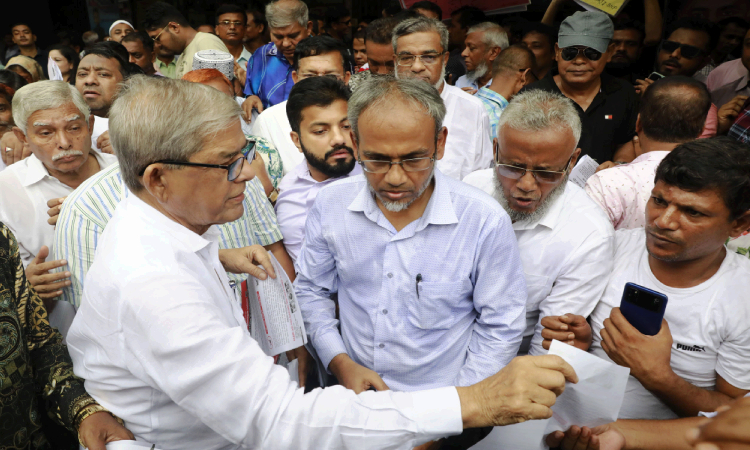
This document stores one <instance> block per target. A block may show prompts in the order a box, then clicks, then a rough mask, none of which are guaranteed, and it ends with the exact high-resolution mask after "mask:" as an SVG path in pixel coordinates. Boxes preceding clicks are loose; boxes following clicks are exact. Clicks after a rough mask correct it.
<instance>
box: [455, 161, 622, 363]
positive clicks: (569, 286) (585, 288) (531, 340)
mask: <svg viewBox="0 0 750 450" xmlns="http://www.w3.org/2000/svg"><path fill="white" fill-rule="evenodd" d="M493 171H494V169H486V170H480V171H478V172H474V173H472V174H471V175H469V176H468V177H466V178H465V179H464V182H465V183H468V184H470V185H472V186H476V187H478V188H479V189H482V190H483V191H485V192H487V193H488V194H491V195H494V192H495V181H494V176H495V175H494V173H493ZM513 231H515V233H516V239H518V249H519V251H520V253H521V261H523V271H524V275H525V276H526V289H527V291H528V293H529V297H528V301H527V302H526V331H525V332H524V334H523V344H521V350H520V351H519V355H523V354H526V353H530V354H532V355H543V354H546V353H547V351H546V350H544V348H542V329H543V328H544V327H543V326H542V325H541V324H540V321H541V319H542V317H546V316H560V315H563V314H566V313H570V314H578V315H581V316H583V317H588V315H589V314H591V311H593V310H594V307H595V306H596V304H597V303H598V302H599V298H601V296H602V292H604V288H605V287H606V286H607V279H608V278H609V275H610V273H611V272H612V258H613V256H614V235H615V230H614V229H613V228H612V225H610V223H609V221H608V220H607V217H606V215H605V214H604V212H603V211H602V210H601V208H599V206H598V205H597V204H596V203H594V202H593V201H592V200H591V199H590V198H589V197H588V196H587V195H586V193H585V192H584V191H583V189H581V188H579V187H578V186H576V185H575V184H573V183H571V182H568V184H567V185H566V186H565V192H564V193H563V194H562V195H561V196H560V197H558V198H557V199H556V200H555V201H554V203H552V205H551V206H550V207H549V209H548V210H547V212H546V213H545V214H544V216H542V217H540V218H539V219H537V220H535V221H528V220H523V221H518V222H514V223H513Z"/></svg>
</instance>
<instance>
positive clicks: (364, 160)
mask: <svg viewBox="0 0 750 450" xmlns="http://www.w3.org/2000/svg"><path fill="white" fill-rule="evenodd" d="M426 20H429V19H426ZM445 114H446V110H445V106H444V104H443V101H442V99H441V97H440V96H439V95H438V93H437V91H436V90H435V89H433V88H432V87H431V86H429V85H428V84H427V83H424V82H422V81H417V80H411V79H399V80H396V79H394V78H393V77H390V76H382V77H370V78H369V79H368V80H367V81H364V82H363V84H362V86H361V87H360V88H359V89H357V90H356V91H355V92H354V94H353V95H352V97H351V98H350V100H349V123H350V125H351V127H352V143H353V145H354V148H355V155H356V156H357V161H358V162H359V164H360V165H361V166H362V169H363V171H364V176H356V177H349V178H347V179H345V180H341V181H337V182H335V183H333V184H332V185H330V186H326V187H324V188H323V189H321V190H320V192H319V193H318V196H317V198H316V199H315V203H314V204H313V206H312V208H311V210H310V212H309V213H308V216H307V223H306V226H305V240H304V243H303V244H302V250H301V251H300V255H299V257H298V258H297V263H296V268H297V271H298V277H297V280H296V281H295V286H296V292H297V297H298V299H299V302H300V307H301V310H302V315H303V317H304V319H305V327H306V329H307V332H308V335H309V336H310V337H311V343H312V345H313V347H314V348H315V350H316V351H317V353H318V356H319V357H320V359H321V362H322V364H323V367H326V368H328V370H329V371H330V372H331V373H332V374H333V375H335V376H336V378H337V379H338V381H339V383H341V384H343V385H344V386H346V387H347V388H349V389H353V390H354V391H355V392H362V391H365V390H368V389H370V388H374V389H377V390H386V389H393V390H395V391H415V390H420V389H428V388H435V387H440V386H448V385H452V384H456V385H465V384H471V383H474V382H475V381H476V380H481V379H484V378H486V377H487V376H489V375H490V374H492V373H494V372H496V371H497V370H498V369H500V368H501V367H503V366H505V365H506V364H508V362H509V361H510V360H511V359H512V358H513V357H514V356H515V355H516V353H517V351H518V347H519V345H520V343H521V333H522V330H523V328H524V311H525V305H526V285H525V283H524V281H523V274H522V268H521V263H520V260H519V257H518V249H517V246H516V242H515V238H514V236H513V231H512V228H511V224H510V220H509V219H508V216H507V214H506V213H504V212H503V210H502V208H501V207H500V205H498V204H497V202H496V201H494V200H493V199H492V198H491V197H489V196H487V195H485V194H484V193H482V192H480V191H479V190H477V189H474V188H471V187H469V186H467V185H466V184H464V183H460V182H458V181H456V180H454V179H452V178H450V177H448V176H446V175H444V174H443V173H442V172H441V170H440V168H439V167H437V168H436V166H437V161H438V160H440V159H441V158H442V157H443V156H444V153H445V145H446V137H447V135H448V131H447V130H446V128H445V126H443V124H444V122H443V119H444V117H445ZM331 293H338V306H339V317H340V320H339V319H337V316H336V314H335V309H336V308H335V304H334V302H333V300H331V298H330V294H331ZM339 324H340V327H341V328H340V331H339V328H338V325H339ZM481 437H483V436H481Z"/></svg>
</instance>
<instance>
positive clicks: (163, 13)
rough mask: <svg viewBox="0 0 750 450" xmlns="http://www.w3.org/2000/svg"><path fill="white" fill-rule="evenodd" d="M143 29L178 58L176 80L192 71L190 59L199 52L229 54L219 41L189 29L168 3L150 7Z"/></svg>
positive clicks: (180, 14) (158, 3)
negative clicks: (214, 51)
mask: <svg viewBox="0 0 750 450" xmlns="http://www.w3.org/2000/svg"><path fill="white" fill-rule="evenodd" d="M143 28H144V29H145V30H146V32H147V33H148V35H149V36H151V38H153V40H154V42H156V43H158V44H159V45H161V46H162V47H164V48H165V49H167V50H169V51H171V52H173V53H174V54H175V55H180V57H179V59H178V60H177V62H176V70H175V78H182V77H183V76H184V75H185V74H186V73H188V72H190V71H191V70H192V69H193V56H195V54H196V53H198V52H199V51H201V50H219V51H221V52H225V53H229V50H228V49H227V46H226V45H224V43H223V42H222V41H221V39H219V38H218V37H217V36H216V35H214V34H210V33H202V32H199V31H197V30H196V29H195V28H193V27H191V26H190V23H189V22H188V21H187V19H185V16H183V15H182V13H180V11H179V10H178V9H177V8H175V7H174V6H172V5H170V4H168V3H164V2H156V3H154V4H153V5H151V6H150V7H149V8H148V9H147V10H146V18H145V19H144V21H143Z"/></svg>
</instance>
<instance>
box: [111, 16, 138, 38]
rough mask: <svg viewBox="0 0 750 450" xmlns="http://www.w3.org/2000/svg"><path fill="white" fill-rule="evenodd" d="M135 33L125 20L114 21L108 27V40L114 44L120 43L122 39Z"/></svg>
mask: <svg viewBox="0 0 750 450" xmlns="http://www.w3.org/2000/svg"><path fill="white" fill-rule="evenodd" d="M133 31H135V28H133V25H131V24H130V22H128V21H127V20H115V21H114V22H113V23H112V25H110V27H109V38H110V40H113V41H115V42H118V43H121V42H122V38H124V37H125V36H126V35H128V34H130V33H132V32H133Z"/></svg>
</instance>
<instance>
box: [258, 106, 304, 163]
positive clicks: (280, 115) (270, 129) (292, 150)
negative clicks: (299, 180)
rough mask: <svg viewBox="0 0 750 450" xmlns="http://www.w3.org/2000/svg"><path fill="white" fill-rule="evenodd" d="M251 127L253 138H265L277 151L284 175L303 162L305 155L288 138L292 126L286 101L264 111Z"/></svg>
mask: <svg viewBox="0 0 750 450" xmlns="http://www.w3.org/2000/svg"><path fill="white" fill-rule="evenodd" d="M252 125H253V136H260V137H262V138H265V139H266V140H267V141H268V142H270V143H271V145H273V146H274V147H276V150H278V151H279V156H281V164H282V165H283V167H284V175H286V174H287V173H289V172H291V171H292V170H293V169H294V168H295V167H297V165H298V164H299V163H301V162H302V161H304V160H305V155H303V154H302V152H301V151H299V149H298V148H297V146H296V145H294V142H293V141H292V137H291V136H290V133H291V132H292V126H291V125H290V124H289V118H288V117H287V115H286V100H284V101H283V102H281V103H279V104H277V105H273V106H269V107H268V108H266V109H264V110H263V112H262V113H260V115H259V116H258V117H257V118H255V119H253V124H252Z"/></svg>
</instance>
